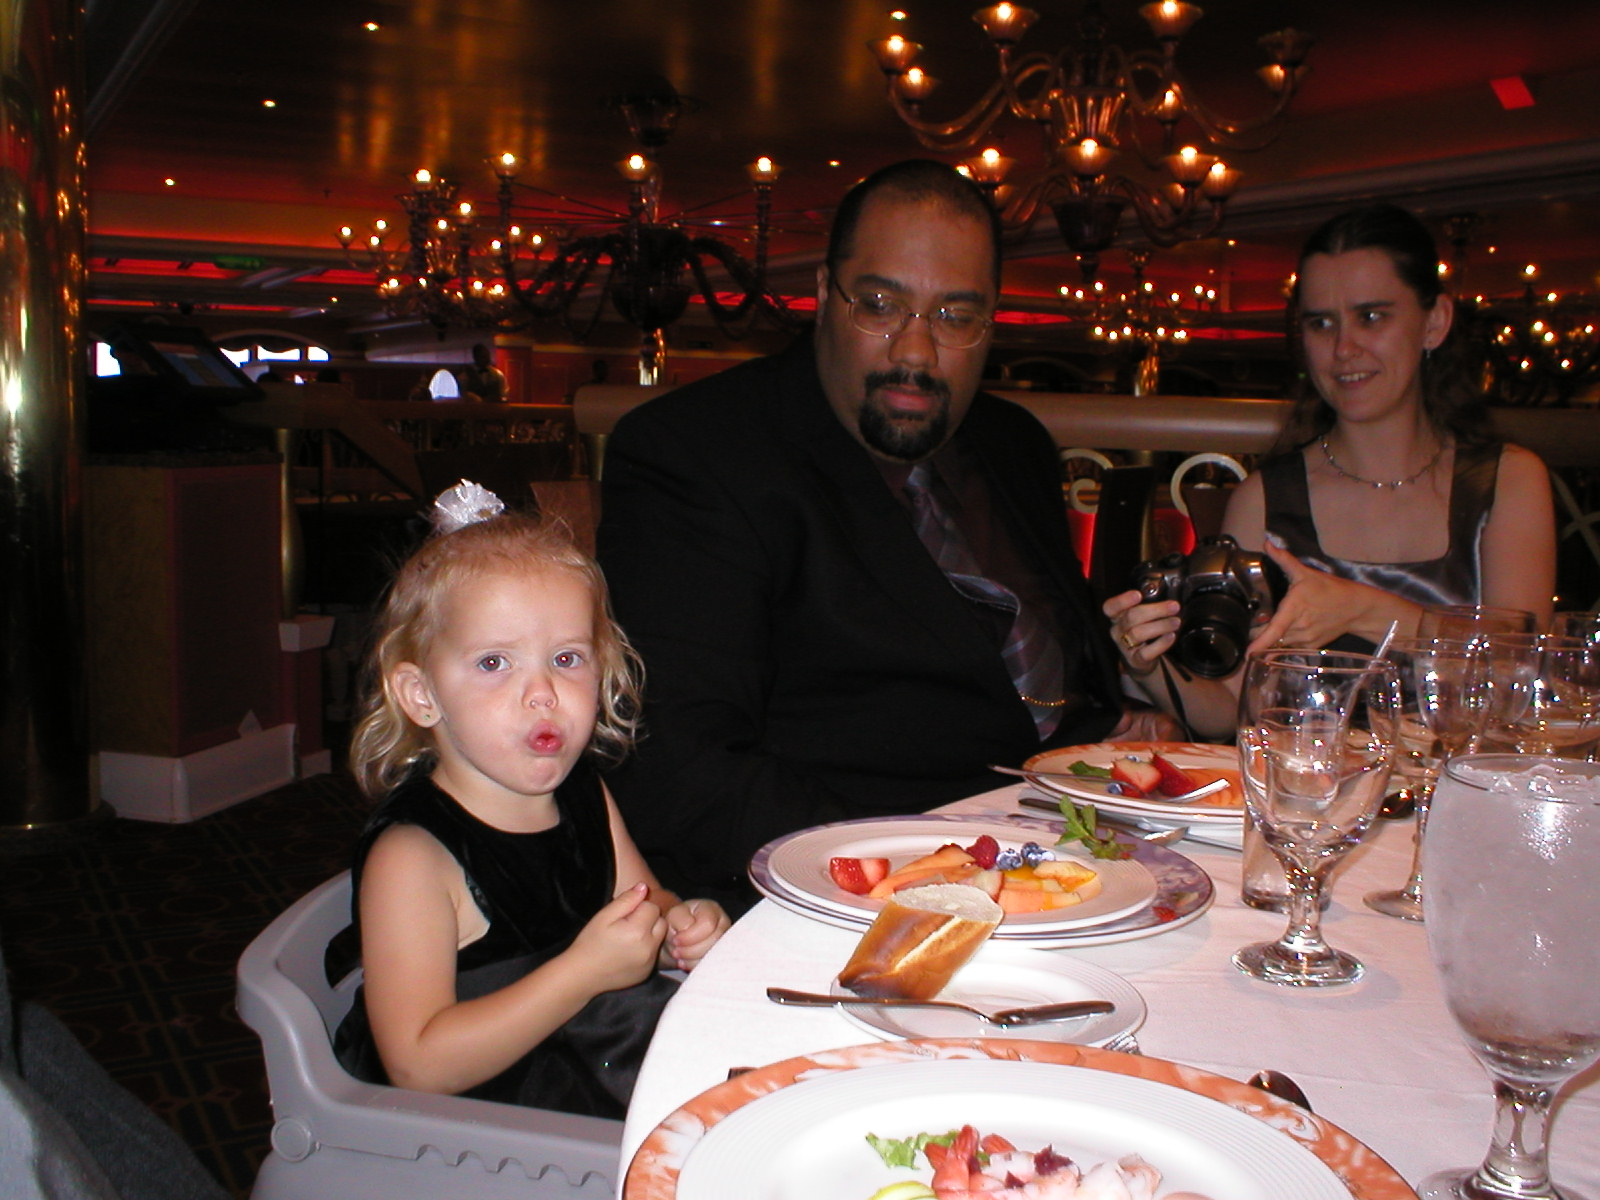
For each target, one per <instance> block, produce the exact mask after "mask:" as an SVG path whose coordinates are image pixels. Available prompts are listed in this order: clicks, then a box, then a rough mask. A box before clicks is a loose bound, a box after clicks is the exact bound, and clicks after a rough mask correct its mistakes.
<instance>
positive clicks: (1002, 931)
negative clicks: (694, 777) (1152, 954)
mask: <svg viewBox="0 0 1600 1200" xmlns="http://www.w3.org/2000/svg"><path fill="white" fill-rule="evenodd" d="M1005 821H1006V824H1008V825H1010V826H1011V827H1012V828H1013V829H1015V830H1018V831H1019V832H1018V833H1016V834H1013V835H1012V836H1013V837H1016V838H1018V839H1019V840H1021V841H1029V840H1032V841H1036V842H1039V843H1041V844H1043V845H1050V844H1052V843H1054V842H1055V840H1056V839H1057V838H1058V837H1059V836H1060V833H1061V823H1060V822H1059V821H1051V820H1049V819H1047V818H1043V817H1027V816H1023V815H1021V814H1015V815H1012V816H1008V817H1006V818H1005ZM781 840H782V839H778V841H781ZM777 844H778V842H777V841H774V842H769V843H768V844H767V846H765V847H763V848H762V849H761V850H760V851H758V852H757V853H756V856H755V857H754V858H753V859H751V861H750V880H751V882H752V883H754V884H755V886H756V890H758V891H759V892H761V894H762V895H764V896H766V897H767V898H768V899H770V900H771V901H773V903H775V904H778V905H781V906H782V907H784V908H787V909H789V910H790V911H791V912H795V913H798V914H799V915H801V916H803V917H809V918H811V919H812V920H814V921H820V922H821V923H822V924H824V925H833V926H835V927H837V928H840V929H854V930H856V931H857V932H859V931H860V930H861V922H860V920H859V918H857V917H856V916H854V915H852V916H845V915H844V914H843V913H841V912H839V911H837V910H834V909H829V908H823V907H821V906H820V905H818V904H817V903H815V902H814V901H813V900H812V899H811V898H810V897H807V896H803V895H801V894H800V893H798V892H795V891H792V890H791V889H789V888H788V887H786V886H785V885H783V884H781V883H779V882H778V880H777V879H775V878H774V877H773V874H772V872H771V871H770V870H769V869H768V867H767V855H768V851H769V850H770V849H771V847H772V846H775V845H777ZM1127 845H1128V848H1129V850H1131V851H1132V853H1133V857H1134V859H1135V860H1136V861H1138V862H1141V863H1143V864H1144V866H1145V869H1146V870H1147V871H1149V872H1150V875H1151V877H1152V878H1153V879H1154V880H1155V884H1156V894H1155V898H1154V899H1153V900H1151V902H1150V903H1149V904H1147V905H1145V906H1144V907H1143V908H1141V909H1139V910H1138V911H1137V912H1134V913H1129V914H1128V915H1127V916H1125V917H1118V918H1117V919H1116V920H1112V921H1105V922H1103V923H1101V924H1098V925H1088V926H1084V927H1082V928H1079V929H1067V930H1058V931H1053V932H1052V931H1048V930H1046V931H1040V930H1038V929H1029V928H1026V927H1017V926H1012V927H1009V928H1008V927H1007V926H1005V925H1001V926H1000V927H999V929H997V930H996V931H995V934H994V937H993V938H992V939H991V941H995V940H998V941H1002V942H1011V941H1015V942H1018V943H1021V944H1023V945H1027V946H1031V947H1033V948H1034V949H1039V950H1058V949H1065V948H1069V947H1075V946H1107V945H1111V944H1112V943H1115V942H1131V941H1137V940H1139V939H1141V938H1147V937H1154V936H1155V935H1157V934H1161V933H1169V932H1171V931H1172V930H1174V929H1180V928H1182V927H1183V926H1185V925H1188V924H1189V923H1190V922H1192V921H1196V920H1198V919H1199V918H1200V917H1201V915H1202V914H1204V913H1205V911H1206V909H1208V908H1210V907H1211V902H1212V900H1214V899H1215V898H1216V887H1215V886H1214V885H1213V884H1212V882H1211V876H1209V875H1207V874H1206V873H1205V871H1204V870H1203V869H1202V868H1201V867H1200V866H1199V865H1198V864H1197V863H1195V862H1194V861H1193V860H1191V859H1188V858H1185V857H1184V856H1183V855H1181V854H1179V853H1178V852H1177V851H1176V850H1172V849H1169V848H1167V847H1166V846H1154V845H1151V844H1150V843H1149V842H1143V841H1137V840H1134V841H1130V842H1128V843H1127Z"/></svg>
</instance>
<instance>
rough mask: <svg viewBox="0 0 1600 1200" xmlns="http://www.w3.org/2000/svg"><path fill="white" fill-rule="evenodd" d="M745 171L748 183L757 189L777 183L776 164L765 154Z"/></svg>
mask: <svg viewBox="0 0 1600 1200" xmlns="http://www.w3.org/2000/svg"><path fill="white" fill-rule="evenodd" d="M745 171H746V172H747V173H748V174H749V176H750V182H751V183H753V184H755V185H756V186H757V187H765V186H770V185H771V184H774V183H776V182H778V174H779V172H778V164H777V163H775V162H773V161H772V159H770V158H768V157H767V156H766V155H765V154H763V155H761V156H760V157H759V158H757V159H756V160H755V162H753V163H751V164H750V165H749V166H748V167H746V168H745Z"/></svg>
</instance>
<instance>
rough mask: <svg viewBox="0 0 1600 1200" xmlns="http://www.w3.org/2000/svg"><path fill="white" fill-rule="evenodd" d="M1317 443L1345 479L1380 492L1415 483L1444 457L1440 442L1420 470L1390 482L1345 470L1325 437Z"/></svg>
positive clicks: (1332, 465)
mask: <svg viewBox="0 0 1600 1200" xmlns="http://www.w3.org/2000/svg"><path fill="white" fill-rule="evenodd" d="M1317 444H1318V445H1319V446H1321V447H1322V457H1323V458H1325V459H1327V460H1328V465H1329V466H1330V467H1332V468H1333V469H1334V470H1335V471H1337V472H1338V473H1339V474H1340V475H1343V476H1344V477H1345V478H1346V479H1349V480H1352V481H1354V482H1356V483H1364V484H1366V485H1367V486H1368V487H1369V488H1377V489H1378V490H1379V491H1380V492H1381V491H1383V490H1384V489H1385V488H1388V489H1389V490H1390V491H1393V490H1394V489H1395V488H1403V487H1405V486H1406V484H1408V483H1415V482H1416V481H1417V480H1419V479H1421V478H1422V477H1423V476H1424V475H1426V474H1427V473H1428V472H1429V471H1431V470H1433V468H1434V467H1436V466H1438V465H1439V460H1440V459H1441V458H1443V457H1444V443H1443V442H1440V443H1439V448H1438V449H1437V450H1435V451H1434V452H1433V457H1432V458H1430V459H1429V460H1428V461H1427V462H1426V463H1424V464H1423V466H1422V470H1420V471H1418V472H1417V473H1416V474H1415V475H1408V476H1406V477H1405V478H1404V479H1396V480H1393V481H1392V482H1391V481H1389V480H1386V479H1368V478H1367V477H1366V476H1365V475H1357V474H1356V473H1355V472H1354V471H1346V470H1345V469H1344V468H1343V467H1341V466H1340V465H1339V460H1338V459H1337V458H1335V457H1334V456H1333V451H1332V450H1330V449H1328V439H1327V438H1323V439H1322V440H1321V441H1320V442H1318V443H1317Z"/></svg>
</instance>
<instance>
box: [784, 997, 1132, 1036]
mask: <svg viewBox="0 0 1600 1200" xmlns="http://www.w3.org/2000/svg"><path fill="white" fill-rule="evenodd" d="M767 999H768V1000H771V1001H772V1002H773V1003H774V1004H798V1005H801V1006H805V1007H810V1008H834V1007H838V1006H845V1007H866V1008H946V1009H953V1010H956V1011H959V1012H964V1013H971V1014H972V1015H973V1016H975V1017H977V1018H978V1019H979V1020H981V1021H985V1022H987V1023H988V1024H990V1025H998V1026H1000V1027H1002V1028H1014V1027H1016V1026H1019V1025H1040V1024H1044V1023H1046V1022H1049V1021H1071V1020H1076V1019H1078V1018H1080V1017H1093V1016H1099V1015H1100V1014H1101V1013H1108V1012H1115V1011H1116V1007H1117V1006H1116V1005H1115V1004H1113V1003H1111V1001H1109V1000H1071V1001H1068V1002H1067V1003H1065V1004H1040V1005H1034V1006H1033V1007H1030V1008H1008V1009H1005V1010H1004V1011H1002V1012H994V1013H991V1012H985V1011H984V1010H983V1009H981V1008H974V1007H973V1006H972V1005H970V1004H962V1003H960V1002H959V1001H957V1000H907V999H903V998H901V997H898V996H893V997H881V996H880V997H876V998H875V997H871V996H835V995H832V994H830V993H823V992H797V991H794V990H792V989H790V988H781V987H769V988H768V989H767Z"/></svg>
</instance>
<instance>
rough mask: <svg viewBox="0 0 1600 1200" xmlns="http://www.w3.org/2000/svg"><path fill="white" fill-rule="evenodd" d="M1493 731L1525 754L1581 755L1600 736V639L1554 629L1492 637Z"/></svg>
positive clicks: (1491, 726) (1502, 740)
mask: <svg viewBox="0 0 1600 1200" xmlns="http://www.w3.org/2000/svg"><path fill="white" fill-rule="evenodd" d="M1489 672H1490V689H1491V703H1490V706H1489V732H1490V735H1491V736H1492V737H1493V738H1494V739H1495V740H1496V742H1497V743H1503V744H1505V745H1509V746H1512V747H1514V748H1515V749H1516V750H1517V751H1519V752H1520V753H1523V754H1576V753H1579V752H1581V750H1582V749H1583V748H1586V747H1587V746H1588V744H1589V743H1590V742H1593V741H1594V740H1595V738H1596V737H1600V644H1596V643H1593V642H1586V641H1582V640H1580V639H1578V638H1569V637H1557V636H1555V635H1553V634H1541V633H1533V634H1511V633H1500V634H1494V635H1492V636H1491V637H1490V638H1489Z"/></svg>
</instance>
